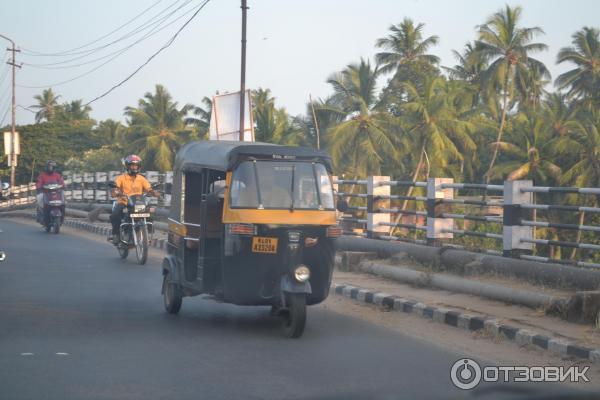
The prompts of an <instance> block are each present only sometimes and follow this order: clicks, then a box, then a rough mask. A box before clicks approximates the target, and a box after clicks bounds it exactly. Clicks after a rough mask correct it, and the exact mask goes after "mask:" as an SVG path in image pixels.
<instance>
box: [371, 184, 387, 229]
mask: <svg viewBox="0 0 600 400" xmlns="http://www.w3.org/2000/svg"><path fill="white" fill-rule="evenodd" d="M389 180H390V177H389V176H369V177H368V178H367V237H368V238H376V237H377V236H380V235H387V234H388V232H389V230H390V227H389V226H385V225H384V226H382V225H379V224H380V223H382V222H384V223H388V224H389V223H390V213H384V212H378V210H379V208H390V199H389V198H385V199H382V198H380V196H389V195H390V185H389V184H387V185H382V184H381V182H384V181H389Z"/></svg>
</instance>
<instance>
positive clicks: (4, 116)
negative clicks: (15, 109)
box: [0, 108, 10, 127]
mask: <svg viewBox="0 0 600 400" xmlns="http://www.w3.org/2000/svg"><path fill="white" fill-rule="evenodd" d="M9 111H10V108H7V109H6V111H5V112H4V115H3V116H2V121H0V127H2V126H4V120H5V119H6V116H7V115H8V112H9Z"/></svg>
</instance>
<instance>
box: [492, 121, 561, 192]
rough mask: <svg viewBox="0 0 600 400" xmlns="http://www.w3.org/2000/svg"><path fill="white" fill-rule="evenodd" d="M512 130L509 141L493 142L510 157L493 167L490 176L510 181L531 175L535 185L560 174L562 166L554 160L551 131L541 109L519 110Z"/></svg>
mask: <svg viewBox="0 0 600 400" xmlns="http://www.w3.org/2000/svg"><path fill="white" fill-rule="evenodd" d="M511 133H512V135H510V136H509V140H508V141H506V142H500V143H493V144H492V145H493V146H494V147H497V148H499V149H500V151H502V152H503V153H504V154H506V155H507V156H508V157H509V160H508V161H506V162H504V163H500V164H499V165H497V166H496V167H495V168H494V170H493V172H492V175H493V177H495V178H502V179H507V180H509V181H513V180H520V179H531V180H533V182H534V184H538V185H540V184H548V183H549V182H550V180H551V179H554V180H558V179H559V178H560V175H561V172H562V170H561V168H560V167H559V166H558V165H556V164H555V163H554V155H555V149H554V146H553V143H552V142H551V134H552V133H551V131H550V130H548V129H546V124H545V121H544V119H543V116H542V115H541V114H540V113H537V114H529V113H520V114H519V115H518V116H517V117H515V121H514V131H513V132H511Z"/></svg>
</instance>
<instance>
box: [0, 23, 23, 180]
mask: <svg viewBox="0 0 600 400" xmlns="http://www.w3.org/2000/svg"><path fill="white" fill-rule="evenodd" d="M0 37H1V38H3V39H6V40H8V41H9V42H10V44H11V47H10V48H7V49H6V50H8V51H11V52H12V58H11V60H10V61H7V62H6V63H7V64H8V65H11V66H12V104H11V114H12V123H11V130H10V155H9V156H8V157H9V159H8V161H9V164H10V190H11V191H12V190H13V188H14V187H15V168H16V167H17V155H16V148H15V144H16V136H17V135H16V131H15V127H16V110H17V102H16V93H15V86H16V85H15V75H16V71H17V68H21V66H20V65H17V63H16V60H15V54H16V53H17V52H18V51H21V50H18V49H17V47H16V46H15V42H14V41H13V40H12V39H10V38H8V37H6V36H4V35H2V34H0Z"/></svg>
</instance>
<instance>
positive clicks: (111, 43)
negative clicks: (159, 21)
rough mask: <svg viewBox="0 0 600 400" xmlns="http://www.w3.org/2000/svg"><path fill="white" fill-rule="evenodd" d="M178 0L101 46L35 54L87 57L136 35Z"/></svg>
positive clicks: (177, 1) (177, 0)
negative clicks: (54, 53)
mask: <svg viewBox="0 0 600 400" xmlns="http://www.w3.org/2000/svg"><path fill="white" fill-rule="evenodd" d="M179 1H180V0H176V1H175V2H174V3H172V4H171V5H169V6H167V7H166V8H164V9H163V10H161V11H159V12H158V14H156V15H154V16H153V17H151V18H150V19H149V20H147V21H146V22H144V23H142V25H140V26H138V27H136V28H134V29H133V30H131V31H129V32H127V33H125V34H124V35H123V36H121V37H119V38H117V39H115V40H113V41H112V42H108V43H106V44H103V45H101V46H98V47H95V48H92V49H87V50H82V51H74V52H71V53H64V54H62V55H60V56H56V55H51V54H50V55H37V56H42V57H67V56H75V55H81V54H83V55H82V56H80V57H76V58H73V59H71V60H66V61H64V62H71V61H74V60H78V59H81V58H84V57H87V56H88V55H90V54H93V53H96V52H98V51H100V50H103V49H105V48H107V47H109V46H112V45H113V44H115V43H118V42H121V41H123V40H126V39H129V38H130V37H131V36H134V35H136V34H137V33H139V32H141V31H143V30H145V29H147V28H148V26H152V25H153V24H155V23H153V22H152V21H154V20H155V19H156V18H158V17H160V16H161V15H162V14H164V13H165V12H167V10H169V9H170V8H171V7H173V6H174V5H176V4H177V3H179ZM190 1H191V0H187V1H186V2H185V3H184V5H185V4H187V3H189V2H190ZM180 7H181V6H180ZM27 55H29V56H36V54H31V53H28V54H27ZM42 65H44V64H42Z"/></svg>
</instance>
